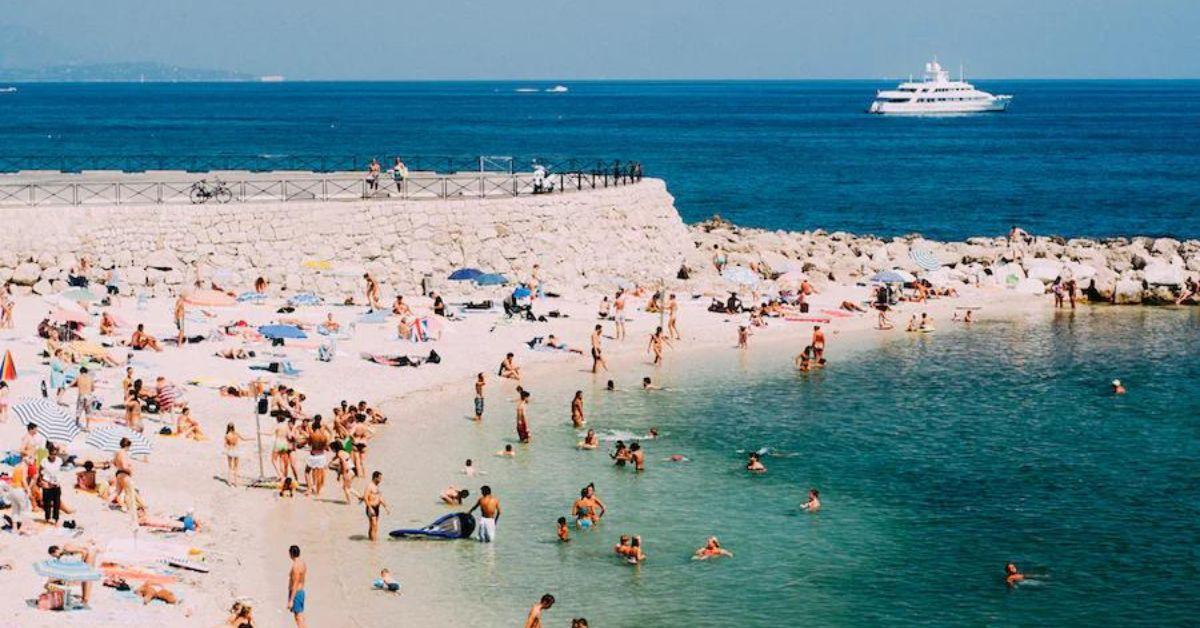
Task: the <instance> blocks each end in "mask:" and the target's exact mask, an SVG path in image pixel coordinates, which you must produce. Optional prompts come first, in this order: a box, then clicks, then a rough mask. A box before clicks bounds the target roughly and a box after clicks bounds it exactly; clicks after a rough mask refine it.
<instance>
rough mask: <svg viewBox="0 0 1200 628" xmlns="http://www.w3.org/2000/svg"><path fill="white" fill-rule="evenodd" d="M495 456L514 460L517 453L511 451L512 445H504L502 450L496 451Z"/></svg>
mask: <svg viewBox="0 0 1200 628" xmlns="http://www.w3.org/2000/svg"><path fill="white" fill-rule="evenodd" d="M496 455H497V456H501V457H504V458H515V457H516V456H517V452H515V451H513V446H512V445H505V446H504V450H503V451H497V452H496Z"/></svg>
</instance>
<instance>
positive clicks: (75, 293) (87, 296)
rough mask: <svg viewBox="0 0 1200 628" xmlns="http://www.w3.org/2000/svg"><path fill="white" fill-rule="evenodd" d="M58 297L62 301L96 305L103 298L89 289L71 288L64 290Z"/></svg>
mask: <svg viewBox="0 0 1200 628" xmlns="http://www.w3.org/2000/svg"><path fill="white" fill-rule="evenodd" d="M58 296H59V298H61V299H65V300H68V301H74V302H76V303H95V302H97V301H99V300H101V299H102V298H103V297H101V296H100V295H98V294H96V293H95V292H92V291H91V290H88V289H87V288H71V289H70V290H63V291H62V292H61V293H59V295H58Z"/></svg>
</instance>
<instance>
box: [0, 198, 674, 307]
mask: <svg viewBox="0 0 1200 628" xmlns="http://www.w3.org/2000/svg"><path fill="white" fill-rule="evenodd" d="M0 218H2V220H3V224H4V229H3V230H0V283H3V282H9V283H12V284H14V285H15V286H17V287H18V289H19V290H24V289H31V290H32V291H33V292H36V293H39V294H48V293H53V292H56V291H58V290H61V289H63V288H64V287H65V282H66V278H67V274H68V272H69V271H70V269H72V268H73V267H75V266H76V264H77V260H78V259H79V258H80V257H82V256H87V258H88V259H89V260H90V261H91V262H92V265H93V267H94V268H98V269H100V270H98V271H95V272H94V274H97V275H102V274H103V270H105V269H109V268H116V269H117V270H118V273H119V276H120V278H121V280H122V283H123V284H125V285H126V286H127V287H129V288H130V289H132V291H133V292H134V293H138V292H143V293H145V294H149V295H158V296H162V295H169V294H173V293H175V292H177V291H179V290H181V289H183V288H184V287H187V286H190V285H191V283H192V282H193V281H195V280H196V279H198V278H199V279H203V280H209V279H212V278H218V279H219V282H220V283H222V284H224V287H228V288H230V289H237V290H241V289H245V288H246V287H247V286H248V285H249V284H250V283H251V282H252V281H253V280H254V279H255V278H256V277H259V276H262V277H265V278H266V279H267V280H268V281H270V282H271V283H272V284H273V287H278V288H282V289H286V290H293V291H295V290H310V291H317V292H320V293H321V294H323V295H325V296H339V297H340V296H351V295H355V294H361V290H362V280H361V272H362V271H363V270H368V271H370V272H372V273H373V274H374V275H375V276H376V277H377V278H379V279H380V281H381V282H382V283H384V284H385V286H387V287H390V288H391V289H392V290H398V291H401V292H411V291H414V290H416V289H417V288H418V287H419V285H420V282H421V279H422V277H424V276H426V275H429V276H431V277H432V278H433V280H434V281H435V282H441V281H443V280H444V279H445V277H446V275H447V274H449V272H450V271H451V270H452V269H454V268H457V267H462V266H473V267H478V268H481V269H484V270H487V271H493V272H500V273H505V274H509V275H510V276H511V277H515V278H521V277H525V276H527V275H528V273H529V271H530V269H531V268H532V266H533V264H535V263H536V264H540V266H541V273H540V275H541V277H543V278H544V279H546V280H548V282H549V283H550V284H551V285H553V286H561V287H562V288H564V289H570V288H574V287H585V286H587V285H590V284H597V283H601V282H607V283H611V278H612V277H622V278H629V279H635V280H636V279H652V278H658V277H663V276H668V277H669V276H674V274H675V272H676V271H677V270H678V268H679V265H680V263H681V262H682V260H683V259H684V258H685V257H686V255H687V254H688V252H689V251H690V250H691V249H692V247H693V243H692V240H691V237H690V235H689V233H688V229H687V227H686V226H685V225H684V223H683V221H682V220H681V219H680V217H679V214H678V212H676V211H675V206H674V199H673V198H672V197H671V195H670V194H669V193H668V192H667V189H666V186H665V184H664V183H663V182H662V181H660V180H656V179H646V180H643V181H642V182H640V183H637V184H633V185H628V186H623V187H618V188H610V189H601V190H592V191H582V192H570V193H566V194H547V195H539V196H528V197H518V198H501V199H488V200H481V199H469V200H445V201H442V200H429V201H398V200H364V201H346V202H288V203H230V204H228V205H196V206H156V205H145V206H88V207H36V208H11V209H3V210H0ZM306 262H308V264H306ZM312 262H329V265H330V266H331V267H332V268H330V269H325V270H314V269H312V268H310V267H309V266H312V265H313V264H312Z"/></svg>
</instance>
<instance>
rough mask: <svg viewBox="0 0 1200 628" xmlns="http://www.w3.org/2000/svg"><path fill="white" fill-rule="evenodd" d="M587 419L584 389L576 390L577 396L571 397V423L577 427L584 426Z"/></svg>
mask: <svg viewBox="0 0 1200 628" xmlns="http://www.w3.org/2000/svg"><path fill="white" fill-rule="evenodd" d="M584 423H587V420H586V419H584V418H583V391H582V390H576V391H575V397H574V398H573V399H571V425H573V426H575V428H576V429H578V428H581V427H583V424H584Z"/></svg>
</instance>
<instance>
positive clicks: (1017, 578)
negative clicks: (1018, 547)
mask: <svg viewBox="0 0 1200 628" xmlns="http://www.w3.org/2000/svg"><path fill="white" fill-rule="evenodd" d="M1023 580H1025V574H1023V573H1021V572H1020V571H1017V566H1016V565H1015V564H1013V563H1007V564H1006V565H1004V583H1005V584H1007V585H1008V586H1010V587H1015V586H1017V583H1018V582H1021V581H1023Z"/></svg>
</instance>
